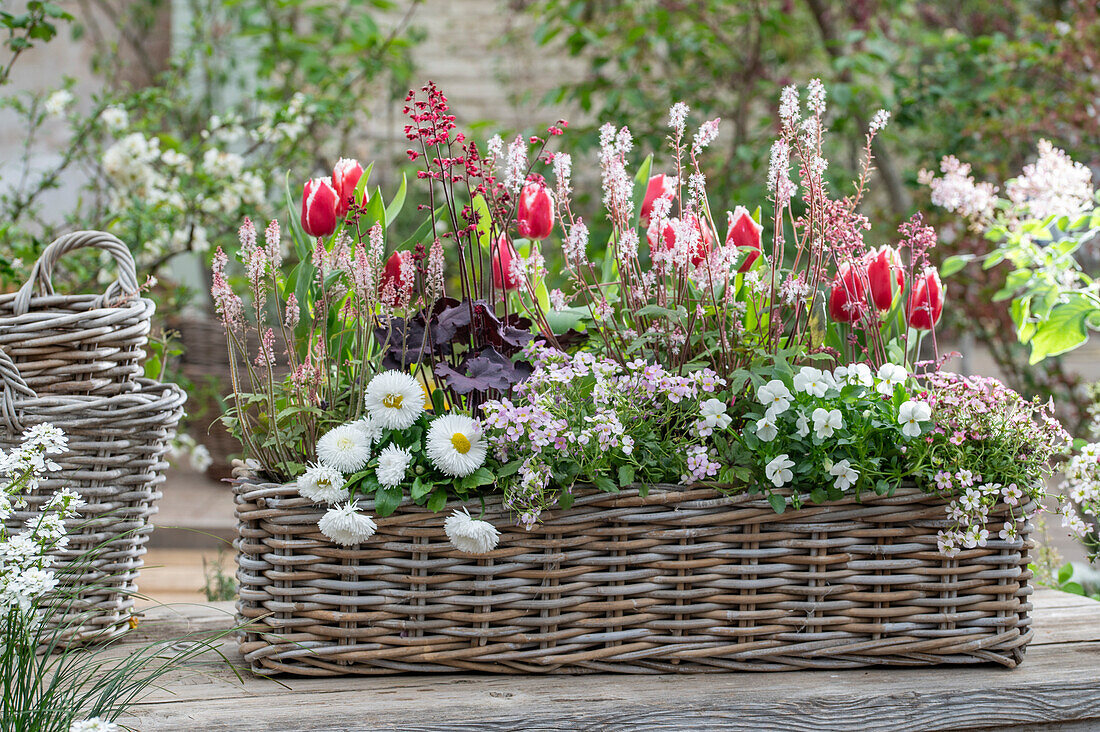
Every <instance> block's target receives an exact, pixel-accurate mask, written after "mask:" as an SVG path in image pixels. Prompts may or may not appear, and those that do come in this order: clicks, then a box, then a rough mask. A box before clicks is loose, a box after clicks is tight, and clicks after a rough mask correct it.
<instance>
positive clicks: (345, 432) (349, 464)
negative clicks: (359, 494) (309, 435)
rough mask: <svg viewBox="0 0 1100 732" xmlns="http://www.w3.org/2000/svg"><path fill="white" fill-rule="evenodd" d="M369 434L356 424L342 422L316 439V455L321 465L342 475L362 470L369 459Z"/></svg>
mask: <svg viewBox="0 0 1100 732" xmlns="http://www.w3.org/2000/svg"><path fill="white" fill-rule="evenodd" d="M370 443H371V439H370V436H369V435H368V434H367V433H366V432H364V431H363V429H361V428H360V427H359V426H358V425H356V424H354V423H353V424H342V425H340V426H339V427H335V428H333V429H331V430H329V431H328V432H326V433H325V434H323V435H321V439H319V440H317V457H318V458H319V459H320V460H321V464H322V465H327V466H329V467H330V468H336V469H337V470H339V471H340V472H341V473H343V474H344V475H350V474H351V473H355V472H357V471H359V470H362V469H363V468H364V467H366V465H367V461H369V460H370Z"/></svg>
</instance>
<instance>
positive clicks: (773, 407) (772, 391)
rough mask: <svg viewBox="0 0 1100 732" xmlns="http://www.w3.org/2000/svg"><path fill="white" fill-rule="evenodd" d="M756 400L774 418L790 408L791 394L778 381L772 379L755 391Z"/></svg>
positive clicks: (785, 386)
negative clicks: (773, 415)
mask: <svg viewBox="0 0 1100 732" xmlns="http://www.w3.org/2000/svg"><path fill="white" fill-rule="evenodd" d="M756 398H757V400H758V401H759V402H760V403H761V404H762V405H764V408H765V409H767V410H768V411H770V412H773V414H775V415H776V416H778V415H780V414H783V412H786V411H787V408H788V407H790V406H791V392H790V390H789V389H788V388H787V385H786V384H784V383H783V382H782V381H780V380H779V379H772V380H771V381H769V382H768V383H767V384H764V385H763V386H762V387H760V388H759V389H757V390H756Z"/></svg>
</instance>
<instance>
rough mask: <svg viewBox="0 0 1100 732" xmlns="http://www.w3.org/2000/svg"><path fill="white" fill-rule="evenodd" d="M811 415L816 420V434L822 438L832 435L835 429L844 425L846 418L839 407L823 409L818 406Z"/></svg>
mask: <svg viewBox="0 0 1100 732" xmlns="http://www.w3.org/2000/svg"><path fill="white" fill-rule="evenodd" d="M810 416H811V417H812V419H813V421H814V434H816V435H817V437H818V439H821V440H824V439H825V438H827V437H832V436H833V432H834V431H835V430H839V429H842V428H843V427H844V418H843V416H841V414H840V410H839V409H822V408H821V407H818V408H817V409H815V410H814V413H813V414H812V415H810Z"/></svg>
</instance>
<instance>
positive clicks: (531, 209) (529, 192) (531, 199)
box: [516, 183, 554, 239]
mask: <svg viewBox="0 0 1100 732" xmlns="http://www.w3.org/2000/svg"><path fill="white" fill-rule="evenodd" d="M516 218H517V219H518V222H519V235H520V236H522V237H525V238H527V239H545V238H546V237H548V236H550V232H551V231H553V230H554V197H553V196H551V195H550V191H548V190H547V189H546V186H545V185H543V184H542V183H528V184H527V185H525V186H524V187H523V190H522V191H520V194H519V210H518V211H517V212H516Z"/></svg>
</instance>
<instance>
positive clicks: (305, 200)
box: [302, 177, 337, 237]
mask: <svg viewBox="0 0 1100 732" xmlns="http://www.w3.org/2000/svg"><path fill="white" fill-rule="evenodd" d="M336 205H337V196H336V189H335V188H333V187H332V179H331V178H327V177H326V178H314V179H312V180H309V181H306V184H305V188H304V189H303V191H302V229H303V231H305V232H306V234H307V235H308V236H315V237H324V236H329V235H330V234H332V232H334V231H336Z"/></svg>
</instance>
